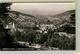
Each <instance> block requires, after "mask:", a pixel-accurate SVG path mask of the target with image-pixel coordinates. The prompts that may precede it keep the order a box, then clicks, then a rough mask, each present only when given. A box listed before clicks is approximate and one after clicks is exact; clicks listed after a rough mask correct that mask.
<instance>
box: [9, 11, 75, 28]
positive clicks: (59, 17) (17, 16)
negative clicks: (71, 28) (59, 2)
mask: <svg viewBox="0 0 80 54" xmlns="http://www.w3.org/2000/svg"><path fill="white" fill-rule="evenodd" d="M73 13H74V14H75V10H69V11H66V12H63V13H60V14H56V15H31V14H23V13H21V12H18V11H10V12H9V13H8V14H9V16H10V18H8V19H9V20H8V22H14V23H15V24H16V25H17V27H22V28H24V27H25V28H26V27H33V26H35V24H53V25H60V24H63V23H66V22H67V23H69V21H70V17H71V14H73Z"/></svg>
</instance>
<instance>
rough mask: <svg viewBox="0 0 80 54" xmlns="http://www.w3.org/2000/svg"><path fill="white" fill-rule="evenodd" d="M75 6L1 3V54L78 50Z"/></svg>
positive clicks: (72, 4)
mask: <svg viewBox="0 0 80 54" xmlns="http://www.w3.org/2000/svg"><path fill="white" fill-rule="evenodd" d="M75 21H76V19H75V3H0V51H49V50H51V51H54V50H76V23H75Z"/></svg>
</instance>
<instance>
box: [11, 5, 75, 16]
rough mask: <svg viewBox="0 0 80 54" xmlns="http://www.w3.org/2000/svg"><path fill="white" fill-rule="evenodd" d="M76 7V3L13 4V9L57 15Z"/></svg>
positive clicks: (27, 12) (29, 12) (26, 12)
mask: <svg viewBox="0 0 80 54" xmlns="http://www.w3.org/2000/svg"><path fill="white" fill-rule="evenodd" d="M74 9H75V3H13V4H12V5H11V10H15V11H19V12H22V13H25V14H42V15H51V14H52V15H55V14H58V13H62V12H65V11H68V10H74Z"/></svg>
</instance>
